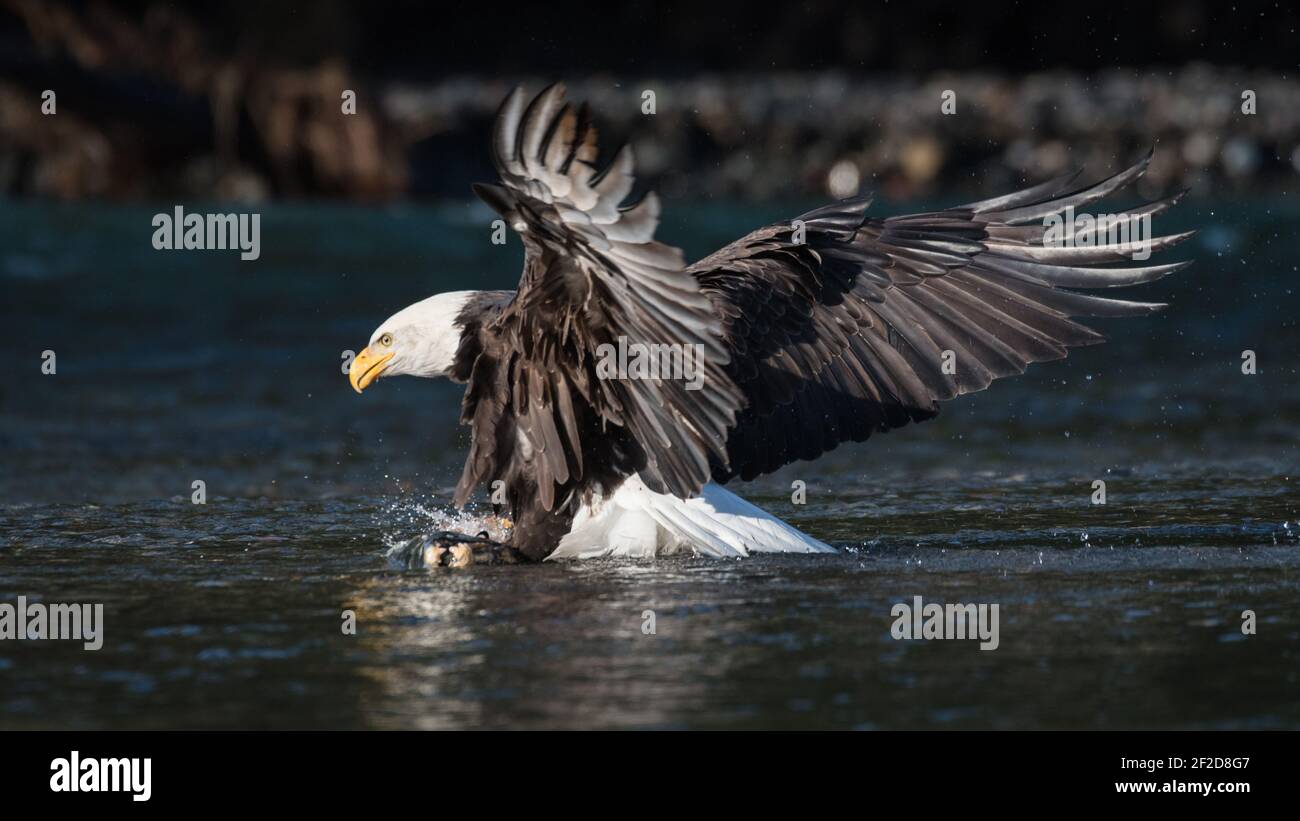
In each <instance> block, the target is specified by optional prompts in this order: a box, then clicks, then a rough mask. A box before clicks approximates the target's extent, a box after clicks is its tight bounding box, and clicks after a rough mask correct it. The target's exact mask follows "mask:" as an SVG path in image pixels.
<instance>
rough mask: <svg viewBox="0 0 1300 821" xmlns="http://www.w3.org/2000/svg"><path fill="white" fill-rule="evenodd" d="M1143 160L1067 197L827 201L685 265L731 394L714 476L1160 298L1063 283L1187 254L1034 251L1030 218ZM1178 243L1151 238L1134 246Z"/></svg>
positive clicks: (813, 448)
mask: <svg viewBox="0 0 1300 821" xmlns="http://www.w3.org/2000/svg"><path fill="white" fill-rule="evenodd" d="M1149 161H1150V155H1148V156H1147V157H1146V158H1145V159H1143V160H1142V161H1141V162H1139V163H1138V164H1136V165H1135V166H1133V167H1132V168H1129V169H1128V170H1126V171H1124V172H1122V173H1120V174H1117V175H1115V176H1113V177H1111V178H1109V179H1107V180H1104V181H1102V182H1101V183H1098V184H1096V185H1094V186H1091V187H1087V188H1083V189H1079V190H1074V191H1067V187H1068V186H1069V185H1070V184H1071V183H1072V182H1073V181H1074V179H1075V178H1076V177H1077V176H1078V175H1077V174H1073V175H1068V176H1066V177H1062V178H1059V179H1056V180H1052V181H1049V182H1047V183H1043V184H1041V185H1037V186H1034V187H1032V188H1029V189H1026V190H1024V191H1021V192H1018V193H1015V194H1009V195H1006V196H1003V197H998V198H995V199H990V200H985V201H982V202H976V203H971V204H969V205H966V206H962V207H960V208H954V209H951V210H948V211H942V212H938V213H930V214H913V215H909V216H901V217H890V218H887V219H871V218H867V217H866V215H865V211H866V208H867V206H868V205H869V201H868V200H865V199H859V200H853V201H847V202H842V203H836V204H834V205H830V206H827V207H825V208H821V209H818V210H816V211H812V212H810V213H808V214H805V215H803V216H802V217H800V220H802V221H803V223H804V229H805V232H806V235H805V238H804V242H803V243H802V244H796V243H795V241H794V230H795V228H794V226H793V224H791V225H772V226H768V227H766V228H762V229H759V230H757V231H755V232H753V233H752V234H749V235H748V236H746V237H744V238H742V239H740V240H738V241H736V242H734V243H732V244H731V245H728V246H727V247H726V248H723V249H721V250H720V251H718V252H716V253H714V254H712V255H710V256H709V257H707V258H705V259H703V260H700V261H699V262H697V263H696V264H694V265H692V266H691V267H690V269H689V270H690V271H691V272H692V273H693V274H694V275H695V276H696V278H697V279H698V280H699V281H700V283H701V285H703V286H704V289H705V291H706V292H707V293H708V294H709V295H710V296H711V297H712V298H713V301H714V304H715V306H716V307H717V310H718V312H719V314H720V315H721V316H722V319H723V327H724V331H725V334H726V340H727V343H728V345H729V346H730V348H731V364H730V365H729V373H730V375H731V377H732V378H733V379H734V380H735V382H736V384H737V385H738V386H739V387H740V389H741V390H742V391H744V393H745V396H746V400H747V404H746V407H745V409H744V410H743V411H742V413H741V414H740V416H739V418H738V419H737V423H736V427H735V429H734V430H733V431H732V433H731V437H730V439H729V441H728V444H727V456H728V458H727V459H726V460H719V461H718V462H717V463H715V470H714V477H715V478H716V479H717V480H718V481H726V480H727V479H730V478H732V477H735V476H739V477H740V478H742V479H752V478H754V477H755V476H758V475H761V474H763V473H767V472H769V471H772V470H775V469H777V468H779V467H781V466H783V465H785V464H788V463H790V462H792V461H795V460H799V459H812V458H815V457H817V456H818V455H820V454H822V453H825V452H826V451H828V450H830V449H832V448H834V447H835V446H836V445H837V444H839V443H840V442H845V441H855V442H857V441H862V440H864V439H866V438H868V437H869V436H870V435H871V434H872V433H873V432H876V431H887V430H890V429H892V428H896V427H899V426H902V425H906V424H907V423H908V422H919V421H922V420H924V419H929V418H931V417H933V416H935V415H936V414H937V413H938V408H939V406H938V403H939V402H940V401H943V400H946V399H951V398H953V397H955V396H958V395H960V394H964V393H970V392H972V391H978V390H982V389H984V388H986V387H988V385H989V383H990V382H992V381H993V380H994V379H998V378H1001V377H1004V376H1010V375H1012V374H1018V373H1023V372H1024V370H1025V368H1026V366H1027V365H1028V364H1029V363H1031V362H1042V361H1045V360H1050V359H1059V358H1061V357H1064V356H1065V355H1066V351H1067V349H1068V348H1071V347H1074V346H1078V345H1090V344H1095V343H1098V342H1102V341H1104V337H1103V336H1102V335H1101V334H1099V333H1098V332H1096V331H1094V330H1092V329H1090V328H1088V327H1087V326H1085V325H1083V324H1080V323H1079V322H1076V321H1075V320H1074V317H1079V316H1098V317H1110V316H1136V315H1142V314H1148V313H1151V312H1153V311H1155V310H1158V309H1159V308H1161V307H1163V306H1161V305H1156V304H1151V303H1144V302H1128V301H1123V300H1118V299H1112V298H1109V297H1099V296H1093V295H1086V294H1080V293H1076V292H1074V291H1069V290H1063V289H1064V288H1110V287H1118V286H1126V285H1135V284H1138V283H1143V282H1150V281H1152V280H1155V279H1159V278H1160V277H1163V276H1165V275H1167V274H1169V273H1171V272H1173V271H1175V270H1178V269H1179V268H1181V267H1183V266H1184V265H1185V264H1187V263H1177V264H1173V265H1155V266H1141V267H1128V268H1116V267H1103V266H1105V265H1106V264H1107V263H1114V262H1120V261H1125V260H1128V259H1130V258H1131V254H1132V252H1133V251H1134V250H1135V249H1134V248H1131V247H1123V246H1116V245H1111V246H1097V247H1086V246H1085V245H1084V243H1083V242H1076V243H1075V245H1074V247H1053V246H1044V234H1045V231H1046V229H1045V227H1044V223H1043V220H1044V218H1045V217H1048V216H1049V215H1054V214H1060V213H1062V212H1063V211H1064V210H1065V209H1066V207H1067V206H1072V207H1074V208H1076V209H1078V208H1083V207H1085V206H1088V205H1091V204H1092V203H1094V202H1097V201H1098V200H1100V199H1102V198H1103V197H1105V196H1106V195H1108V194H1110V193H1112V192H1114V191H1116V190H1118V189H1120V188H1123V187H1124V186H1125V185H1127V184H1129V183H1130V182H1132V181H1133V180H1135V179H1136V178H1137V177H1139V176H1140V175H1141V174H1142V172H1143V171H1144V170H1145V169H1146V166H1147V163H1148V162H1149ZM1179 196H1181V195H1179ZM1177 199H1178V197H1172V198H1170V199H1167V200H1163V201H1160V202H1156V203H1151V204H1149V205H1146V206H1143V207H1141V208H1137V209H1133V210H1132V211H1130V212H1127V214H1126V216H1125V217H1123V218H1122V219H1124V220H1128V219H1136V218H1138V217H1141V216H1145V215H1154V214H1157V213H1159V212H1161V211H1164V210H1165V209H1166V208H1168V207H1169V206H1171V205H1172V204H1173V203H1174V202H1176V201H1177ZM1033 222H1037V223H1038V224H1037V225H1028V223H1033ZM1188 236H1190V234H1179V235H1174V236H1167V237H1160V238H1156V239H1153V240H1152V241H1151V245H1150V249H1151V250H1152V251H1153V252H1154V251H1158V250H1161V249H1163V248H1167V247H1169V246H1171V245H1174V244H1176V243H1178V242H1180V241H1182V240H1183V239H1185V238H1186V237H1188ZM1080 238H1081V237H1076V239H1080ZM945 351H951V352H952V353H953V355H954V356H955V359H954V360H953V361H954V364H955V372H954V373H948V372H946V370H945V368H944V352H945Z"/></svg>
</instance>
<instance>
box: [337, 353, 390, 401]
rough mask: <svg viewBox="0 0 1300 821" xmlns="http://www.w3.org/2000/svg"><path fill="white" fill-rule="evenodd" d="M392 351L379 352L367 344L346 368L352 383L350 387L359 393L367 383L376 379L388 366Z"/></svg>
mask: <svg viewBox="0 0 1300 821" xmlns="http://www.w3.org/2000/svg"><path fill="white" fill-rule="evenodd" d="M393 353H394V352H393V351H384V352H383V353H379V352H376V351H375V350H373V349H372V348H370V347H369V346H367V347H366V348H365V349H364V350H362V351H361V353H359V354H357V357H356V359H353V360H352V367H350V368H348V381H349V382H351V383H352V389H353V390H355V391H356V392H357V393H361V392H362V391H363V390H365V389H366V386H367V385H369V384H370V383H371V382H374V381H375V380H376V379H378V378H379V375H380V374H381V373H383V372H384V368H386V367H388V360H390V359H392V358H393Z"/></svg>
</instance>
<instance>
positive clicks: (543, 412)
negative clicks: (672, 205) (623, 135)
mask: <svg viewBox="0 0 1300 821" xmlns="http://www.w3.org/2000/svg"><path fill="white" fill-rule="evenodd" d="M524 100H525V97H524V95H523V92H522V90H520V89H516V90H515V92H514V93H512V94H511V95H510V96H509V97H508V98H507V99H506V101H505V103H504V104H503V105H502V107H501V110H500V111H499V112H498V114H497V119H496V126H495V131H494V134H493V139H492V154H493V159H494V161H495V163H496V166H497V170H498V171H499V173H500V176H501V182H502V185H477V186H475V191H476V192H477V193H478V194H479V196H480V197H482V198H483V199H484V201H486V202H487V203H488V204H489V205H490V206H491V207H492V208H493V209H495V210H496V211H497V212H498V213H500V214H501V215H502V216H503V217H504V218H505V220H506V222H507V223H508V224H509V225H510V226H511V227H512V228H513V229H514V230H515V231H517V232H518V233H519V235H520V236H521V237H522V239H523V243H524V248H525V260H524V271H523V276H522V279H521V280H520V283H519V289H518V293H517V295H516V297H515V299H514V301H513V302H512V303H510V304H509V305H507V306H506V307H505V308H504V309H503V310H502V311H501V313H500V315H499V316H498V317H497V318H496V319H495V320H494V321H493V322H492V324H491V327H490V328H489V329H488V330H489V331H490V333H491V335H492V338H493V340H495V341H494V342H492V343H487V344H485V348H484V351H485V355H483V356H480V357H479V359H478V362H477V363H476V367H475V369H474V371H473V372H472V374H471V378H470V385H469V387H468V388H467V390H466V396H465V406H464V408H463V413H462V417H463V420H464V421H466V422H468V423H470V424H471V425H472V426H473V444H472V446H471V453H470V458H469V461H468V463H467V464H466V466H465V473H464V475H463V476H462V479H461V483H460V486H459V487H458V489H457V502H458V503H462V504H463V503H464V501H465V500H466V499H467V498H468V496H469V495H470V493H471V492H472V491H473V489H474V487H475V486H476V485H478V484H479V483H480V482H483V481H485V480H488V479H495V478H503V477H501V476H500V474H501V472H502V471H503V470H505V469H507V465H506V463H507V462H511V461H512V460H516V461H517V460H520V459H522V460H526V461H528V462H529V463H530V464H531V465H532V467H533V468H534V471H533V473H532V474H530V476H531V475H535V478H536V492H537V493H538V494H539V496H540V500H541V503H542V506H543V507H544V508H545V509H546V510H551V509H552V508H553V507H554V506H555V505H556V503H557V502H558V503H560V504H563V503H564V502H565V501H566V499H567V497H565V496H564V495H563V494H564V493H566V492H567V491H568V490H571V489H572V488H574V487H577V486H578V485H579V483H580V480H582V479H583V478H584V477H585V476H591V475H592V474H593V473H595V474H596V475H599V472H601V471H610V472H611V473H612V475H625V474H626V473H627V472H631V471H633V470H635V471H638V472H640V474H641V477H642V479H643V480H644V481H645V482H646V484H647V485H648V486H650V487H651V488H653V489H655V490H657V491H660V492H671V493H673V494H676V495H679V496H689V495H692V494H694V493H696V492H698V491H699V489H700V488H701V487H702V486H703V485H704V483H705V482H707V481H708V480H709V475H710V472H711V469H712V464H715V463H717V462H722V461H725V459H726V441H727V431H728V429H729V428H730V427H731V426H732V425H733V424H734V422H735V417H736V413H737V412H738V410H739V408H740V406H741V404H742V401H743V400H742V397H741V394H740V392H739V391H738V390H737V389H736V387H735V385H734V384H733V383H732V381H731V379H730V378H729V377H728V376H727V374H726V371H725V366H726V364H727V361H728V352H727V348H726V347H725V346H724V345H723V342H722V332H721V325H720V322H719V320H718V317H717V315H716V314H715V313H714V309H713V305H712V303H711V302H710V300H709V299H708V297H706V296H705V295H704V293H703V292H702V290H701V288H700V285H699V283H698V282H696V280H695V278H694V277H692V276H691V275H690V274H687V273H686V272H685V270H684V263H683V261H682V255H681V252H680V251H679V250H678V249H676V248H673V247H671V246H668V245H664V244H662V243H659V242H656V241H655V240H654V231H655V228H656V226H657V225H658V220H659V203H658V200H657V199H656V198H655V197H654V195H653V194H651V195H648V196H646V197H645V198H644V199H642V200H641V201H640V202H639V203H637V204H636V205H634V206H631V207H627V208H624V207H621V204H622V202H623V201H624V200H625V199H626V198H627V196H628V194H629V193H630V191H631V189H632V185H633V166H632V153H631V150H630V149H628V148H626V147H625V148H624V149H622V150H621V151H620V152H619V153H618V154H617V155H616V156H615V157H614V158H613V160H612V161H611V162H610V164H609V166H608V167H607V168H606V169H605V170H604V171H603V172H600V173H596V167H595V162H596V154H597V148H596V129H595V128H594V127H593V126H592V124H591V123H590V121H589V119H588V116H587V112H586V108H585V106H583V107H578V108H575V107H574V106H572V105H569V104H567V103H565V102H564V90H563V87H562V86H560V85H553V86H551V87H549V88H547V89H546V90H545V91H543V92H542V93H541V94H539V95H538V96H537V97H536V98H534V99H533V100H532V102H530V103H529V104H528V105H527V106H526V107H525V105H524ZM493 345H496V346H497V347H496V348H495V349H494V348H493ZM602 346H609V347H607V348H602ZM638 346H646V347H644V348H639V347H638ZM649 346H655V347H654V348H653V349H652V348H650V347H649ZM662 346H674V347H662ZM618 350H622V351H624V352H630V353H631V354H633V355H635V354H637V353H639V352H641V351H650V350H653V351H655V352H656V353H658V354H661V355H663V356H667V357H669V358H670V360H671V357H673V356H676V357H677V359H676V360H671V361H670V360H661V361H668V362H669V364H671V363H672V361H675V362H676V365H677V371H676V372H669V373H668V374H667V375H666V376H665V375H664V373H663V372H662V371H659V370H658V369H656V373H657V374H658V375H659V376H660V377H661V378H637V377H640V376H643V375H644V372H643V371H636V372H633V373H628V372H627V371H623V372H617V371H615V372H610V371H608V370H604V371H602V370H601V369H599V368H598V364H599V361H600V359H601V357H602V356H608V355H609V354H610V353H611V352H612V351H618ZM624 362H626V359H625V360H624ZM688 371H689V373H688ZM696 386H698V388H699V389H698V390H695V389H694V388H695V387H696ZM507 409H508V410H509V411H510V412H509V413H505V411H506V410H507ZM502 418H508V419H509V420H510V424H511V425H512V426H514V427H513V428H512V429H511V430H502V429H500V424H501V422H500V420H501V419H502ZM506 451H509V453H506ZM507 481H508V480H507Z"/></svg>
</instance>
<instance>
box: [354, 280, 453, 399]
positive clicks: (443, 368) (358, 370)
mask: <svg viewBox="0 0 1300 821" xmlns="http://www.w3.org/2000/svg"><path fill="white" fill-rule="evenodd" d="M474 293H475V292H474V291H449V292H447V293H445V294H436V295H434V296H431V297H429V298H428V299H422V300H420V301H419V302H417V303H415V304H414V305H408V306H407V307H405V308H403V309H402V310H400V311H398V312H397V313H395V314H393V315H392V316H390V317H389V318H388V319H386V320H384V321H383V323H382V324H381V325H380V326H379V327H378V328H376V329H375V332H374V333H373V334H371V335H370V344H369V345H367V346H366V347H365V348H364V349H363V350H362V351H361V353H359V354H357V356H356V358H355V359H353V360H352V366H351V368H350V369H349V371H348V380H349V381H350V382H351V383H352V387H353V389H355V390H356V392H357V393H361V392H362V391H363V390H365V389H366V387H367V386H369V385H370V383H371V382H374V381H375V380H376V379H378V378H379V377H381V376H423V377H429V378H435V377H446V376H450V375H451V368H452V364H453V363H454V362H455V359H456V348H457V347H458V346H459V345H460V336H461V330H460V325H459V323H458V322H457V318H458V317H459V316H460V313H461V311H462V310H463V309H464V307H465V303H467V302H468V301H469V299H470V297H472V296H473V295H474Z"/></svg>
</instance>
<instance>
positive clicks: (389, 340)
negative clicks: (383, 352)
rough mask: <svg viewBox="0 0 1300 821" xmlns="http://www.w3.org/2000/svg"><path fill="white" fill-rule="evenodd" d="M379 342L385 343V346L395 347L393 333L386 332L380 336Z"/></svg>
mask: <svg viewBox="0 0 1300 821" xmlns="http://www.w3.org/2000/svg"><path fill="white" fill-rule="evenodd" d="M379 344H380V345H383V346H384V347H385V348H391V347H393V335H392V334H384V335H383V336H381V337H379Z"/></svg>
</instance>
